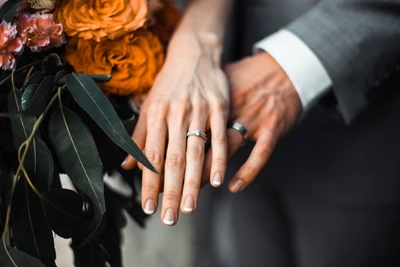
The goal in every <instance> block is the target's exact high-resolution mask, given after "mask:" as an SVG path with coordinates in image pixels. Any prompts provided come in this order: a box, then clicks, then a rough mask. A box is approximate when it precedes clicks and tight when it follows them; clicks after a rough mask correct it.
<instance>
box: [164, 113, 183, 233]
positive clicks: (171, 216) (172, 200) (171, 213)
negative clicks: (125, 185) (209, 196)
mask: <svg viewBox="0 0 400 267" xmlns="http://www.w3.org/2000/svg"><path fill="white" fill-rule="evenodd" d="M174 114H176V113H174ZM177 121H179V120H177ZM186 132H187V126H186V127H185V124H184V123H179V124H178V123H177V124H174V123H173V122H172V123H169V124H168V135H169V143H168V148H167V156H166V161H165V170H164V194H163V201H162V212H161V220H162V221H163V222H164V224H166V225H174V224H176V223H177V221H178V214H179V204H180V199H181V193H182V184H183V176H184V173H185V161H186V160H185V158H186V156H185V151H186Z"/></svg>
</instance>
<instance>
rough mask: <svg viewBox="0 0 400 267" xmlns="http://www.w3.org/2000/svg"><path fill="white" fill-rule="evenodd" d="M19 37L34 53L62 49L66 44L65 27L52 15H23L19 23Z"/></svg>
mask: <svg viewBox="0 0 400 267" xmlns="http://www.w3.org/2000/svg"><path fill="white" fill-rule="evenodd" d="M17 28H18V33H19V36H21V38H22V39H23V41H24V42H25V44H26V46H28V47H29V48H30V49H31V51H33V52H40V51H43V50H48V49H51V48H53V47H60V46H61V45H63V44H65V43H66V39H65V35H64V33H63V27H62V25H61V24H55V23H54V21H53V15H52V14H33V15H31V16H29V15H28V14H23V15H21V16H20V18H19V19H18V21H17Z"/></svg>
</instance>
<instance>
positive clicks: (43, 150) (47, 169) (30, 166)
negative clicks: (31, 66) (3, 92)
mask: <svg viewBox="0 0 400 267" xmlns="http://www.w3.org/2000/svg"><path fill="white" fill-rule="evenodd" d="M21 97H22V96H21V92H20V91H18V90H11V91H10V93H9V95H8V101H7V105H8V110H9V112H21V111H22V108H21ZM10 121H11V131H12V135H13V140H14V146H15V148H16V149H18V148H19V147H20V146H21V144H22V143H23V142H25V141H26V140H27V139H28V138H29V136H30V135H31V133H32V130H33V126H34V124H35V122H36V118H35V117H20V118H13V119H11V120H10ZM24 166H25V168H26V169H27V170H28V171H32V172H34V173H36V174H37V175H38V176H39V177H40V178H41V179H43V180H42V182H41V184H40V187H41V189H42V190H44V191H48V190H49V189H50V187H51V183H52V180H53V173H54V161H53V155H52V154H51V152H50V149H49V148H48V146H47V145H46V143H45V142H44V141H43V140H42V139H41V138H40V137H39V136H35V138H34V139H33V142H32V144H31V146H30V147H29V149H28V153H27V156H26V159H25V163H24Z"/></svg>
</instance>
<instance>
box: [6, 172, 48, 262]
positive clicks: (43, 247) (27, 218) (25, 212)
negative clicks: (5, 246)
mask: <svg viewBox="0 0 400 267" xmlns="http://www.w3.org/2000/svg"><path fill="white" fill-rule="evenodd" d="M29 177H30V179H31V180H32V182H33V183H35V182H36V181H37V180H38V177H37V176H36V175H34V174H32V173H29ZM15 200H17V201H13V209H12V210H13V211H14V212H13V214H12V216H13V217H12V218H13V220H12V224H11V228H12V233H13V240H14V241H15V244H16V246H17V247H18V249H19V250H21V251H23V252H26V253H28V254H29V255H31V256H33V257H35V258H38V259H40V260H41V261H42V263H43V264H45V265H46V266H48V267H50V266H55V263H54V261H55V258H56V254H55V249H54V240H53V234H52V232H51V228H50V225H49V224H48V222H47V221H46V215H45V213H44V210H43V207H42V201H41V200H40V198H39V197H38V196H37V195H36V194H35V192H33V190H32V189H31V188H30V187H29V185H28V183H27V182H26V180H25V179H21V180H20V181H19V183H18V185H17V188H16V190H15Z"/></svg>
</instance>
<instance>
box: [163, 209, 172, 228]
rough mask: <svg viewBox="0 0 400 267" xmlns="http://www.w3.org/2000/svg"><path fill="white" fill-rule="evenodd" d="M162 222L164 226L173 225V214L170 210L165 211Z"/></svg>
mask: <svg viewBox="0 0 400 267" xmlns="http://www.w3.org/2000/svg"><path fill="white" fill-rule="evenodd" d="M163 222H164V223H165V224H166V225H173V224H174V223H175V214H174V211H173V210H172V209H171V208H169V209H167V210H166V211H165V215H164V220H163Z"/></svg>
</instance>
